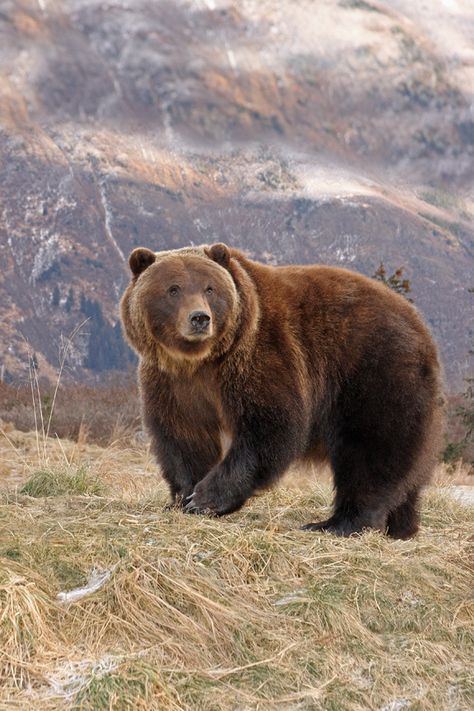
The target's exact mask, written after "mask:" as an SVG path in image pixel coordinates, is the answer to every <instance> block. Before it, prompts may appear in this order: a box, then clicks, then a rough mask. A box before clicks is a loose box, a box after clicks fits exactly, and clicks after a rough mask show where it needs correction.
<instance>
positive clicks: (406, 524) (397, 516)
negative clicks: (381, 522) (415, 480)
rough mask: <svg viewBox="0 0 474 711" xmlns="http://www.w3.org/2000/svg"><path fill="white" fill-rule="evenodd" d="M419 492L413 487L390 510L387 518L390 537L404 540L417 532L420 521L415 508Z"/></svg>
mask: <svg viewBox="0 0 474 711" xmlns="http://www.w3.org/2000/svg"><path fill="white" fill-rule="evenodd" d="M419 494H420V492H419V490H418V489H413V490H412V491H410V492H409V494H408V496H407V498H406V499H405V501H404V502H403V503H401V504H400V505H399V506H397V507H396V508H395V509H393V510H392V511H390V513H389V515H388V519H387V533H388V535H389V536H391V537H392V538H401V539H403V540H404V539H407V538H412V536H414V535H415V534H416V533H417V531H418V527H419V521H420V514H419V512H418V508H417V504H418V499H419Z"/></svg>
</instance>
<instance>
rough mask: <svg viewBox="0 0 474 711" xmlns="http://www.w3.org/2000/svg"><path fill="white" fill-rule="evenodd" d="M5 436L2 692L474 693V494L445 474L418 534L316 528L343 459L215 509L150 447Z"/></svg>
mask: <svg viewBox="0 0 474 711" xmlns="http://www.w3.org/2000/svg"><path fill="white" fill-rule="evenodd" d="M1 455H2V461H3V462H4V469H5V471H4V473H5V478H4V483H5V485H6V486H5V488H4V489H3V490H2V494H1V497H0V708H4V709H11V708H35V709H66V708H67V709H90V710H91V711H92V710H93V711H99V710H102V709H104V710H105V709H114V710H115V709H147V710H148V709H156V710H158V709H159V710H160V711H163V710H165V711H166V710H168V709H170V710H181V709H189V710H190V711H191V710H192V711H196V710H198V709H201V710H202V711H209V710H210V709H212V710H214V709H215V710H216V711H221V710H222V711H223V710H229V709H235V710H237V709H239V710H242V709H255V710H257V709H261V710H267V709H268V710H270V709H279V710H281V709H308V710H309V709H311V710H314V709H321V710H323V709H324V710H325V711H327V710H332V711H341V710H346V709H347V710H350V711H356V710H357V711H367V709H377V710H378V711H395V709H405V708H406V709H416V710H421V709H423V710H430V711H439V710H440V709H456V710H459V711H462V710H465V711H468V710H470V709H472V708H473V705H474V684H473V677H472V669H473V665H474V598H473V595H472V591H473V579H474V578H473V563H474V548H473V540H474V517H473V508H472V507H469V506H463V505H461V504H459V503H457V502H456V501H453V500H451V499H450V498H448V497H447V496H446V494H445V492H444V489H443V488H439V486H438V487H433V488H432V489H430V491H429V492H428V493H427V495H426V496H425V499H424V502H423V516H422V530H421V533H420V535H419V536H418V537H417V538H416V539H415V540H412V541H405V542H403V541H393V540H390V539H387V538H385V537H384V536H382V535H380V534H378V533H375V532H367V533H365V534H364V535H362V536H360V537H354V538H352V539H349V540H347V539H338V538H335V537H333V536H331V535H328V534H323V535H315V534H309V533H306V532H303V531H300V530H299V526H300V525H301V524H303V523H305V522H308V521H309V520H315V519H317V518H320V517H321V518H322V517H323V516H324V515H325V514H326V513H327V510H328V506H329V505H330V500H331V491H330V486H329V484H328V480H327V477H326V476H324V475H323V476H322V478H321V479H320V480H319V483H318V479H317V478H316V477H314V476H312V475H309V476H308V478H305V477H303V475H302V473H301V472H293V473H292V474H291V475H290V476H289V477H288V478H287V479H286V480H285V481H284V482H283V484H282V485H281V486H280V487H279V488H277V489H275V490H273V491H272V492H267V493H265V494H263V495H261V496H259V497H256V498H254V499H253V500H252V501H251V502H250V503H249V504H248V505H247V506H246V507H245V508H244V509H243V510H242V511H240V512H238V513H235V514H233V515H231V516H229V517H226V518H225V519H211V518H205V517H196V516H191V515H183V514H182V513H180V512H177V511H173V510H165V504H166V500H167V496H166V490H165V487H164V484H163V482H162V481H161V480H160V478H159V476H158V475H157V473H156V469H155V466H154V464H153V463H152V461H151V459H150V457H149V455H148V453H147V451H146V449H144V448H143V447H141V448H130V449H128V450H124V449H123V448H119V447H117V446H109V447H107V448H102V447H99V446H97V445H88V444H86V443H84V442H82V443H81V442H79V443H73V442H69V441H67V440H64V441H61V440H56V441H55V440H41V438H37V436H36V434H35V433H29V434H23V433H19V432H16V431H15V430H11V431H10V432H4V434H3V437H2V444H1ZM438 474H439V477H442V472H441V471H440V472H439V473H438ZM440 481H441V479H440Z"/></svg>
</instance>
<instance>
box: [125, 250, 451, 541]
mask: <svg viewBox="0 0 474 711" xmlns="http://www.w3.org/2000/svg"><path fill="white" fill-rule="evenodd" d="M129 263H130V268H131V271H132V280H131V282H130V284H129V286H128V288H127V290H126V291H125V294H124V296H123V299H122V303H121V312H122V319H123V323H124V326H125V331H126V334H127V337H128V339H129V341H130V343H131V345H132V346H133V347H134V348H135V349H136V350H137V351H138V353H139V354H140V366H139V384H140V391H141V398H142V403H143V417H144V421H145V424H146V427H147V428H148V430H149V433H150V435H151V439H152V445H153V449H154V453H155V455H156V457H157V459H158V462H159V464H160V465H161V469H162V472H163V476H164V477H165V479H166V481H167V482H168V484H169V487H170V490H171V499H172V503H173V505H176V506H180V507H182V508H184V510H185V511H188V512H195V513H208V514H214V515H222V514H226V513H230V512H231V511H235V510H236V509H238V508H240V507H241V506H242V505H243V504H244V503H245V501H246V500H247V499H248V498H249V496H251V495H252V494H253V493H254V492H255V491H257V490H258V489H262V488H265V487H268V486H269V485H270V484H272V483H273V482H274V481H275V480H276V479H278V477H281V476H282V474H283V473H284V472H285V471H286V470H287V469H288V467H289V465H290V464H292V463H293V462H295V461H297V460H310V461H321V460H327V461H329V463H330V465H331V467H332V471H333V475H334V486H335V504H334V512H333V514H332V516H331V517H330V518H329V519H328V520H327V521H323V522H318V523H309V524H308V525H307V526H305V528H306V529H309V530H313V531H315V530H325V531H331V532H333V533H336V534H339V535H343V536H348V535H351V534H353V533H357V532H361V531H362V530H363V529H365V528H367V527H370V528H374V529H378V530H380V531H386V532H387V533H388V534H389V535H390V536H393V537H395V538H408V537H410V536H412V535H413V534H415V533H416V531H417V529H418V522H419V515H418V509H417V504H418V499H419V494H420V488H421V487H422V486H423V484H426V482H427V481H428V480H429V477H430V475H431V472H432V470H433V467H434V464H435V461H436V455H437V449H438V440H439V434H440V426H441V421H442V416H441V415H442V404H443V400H442V385H441V377H440V366H439V363H438V356H437V352H436V347H435V345H434V343H433V340H432V338H431V336H430V333H429V331H428V329H427V327H426V326H425V324H424V323H423V321H422V319H421V318H420V316H419V315H418V313H417V311H416V310H415V308H414V307H413V306H412V305H411V304H410V303H408V301H407V300H406V299H404V298H403V297H402V296H399V295H397V294H395V293H394V292H393V291H391V290H390V289H388V288H387V287H386V286H385V285H383V284H381V283H380V282H377V281H375V280H373V279H369V278H367V277H364V276H361V275H359V274H356V273H353V272H350V271H347V270H345V269H338V268H333V267H326V266H282V267H273V266H266V265H263V264H260V263H257V262H255V261H252V260H250V259H248V258H247V257H246V256H244V254H243V253H242V252H240V251H238V250H237V249H233V248H229V247H227V246H226V245H224V244H215V245H213V246H201V247H190V248H184V249H178V250H172V251H168V252H158V253H155V252H152V251H150V250H149V249H145V248H138V249H135V250H134V251H133V252H132V253H131V255H130V260H129Z"/></svg>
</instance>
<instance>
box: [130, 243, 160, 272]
mask: <svg viewBox="0 0 474 711" xmlns="http://www.w3.org/2000/svg"><path fill="white" fill-rule="evenodd" d="M155 259H156V255H155V253H154V252H152V251H151V249H147V248H146V247H137V248H136V249H134V250H133V252H132V253H131V254H130V256H129V258H128V264H129V266H130V269H131V270H132V274H133V276H138V275H139V274H141V273H142V272H144V271H145V269H146V268H147V267H149V266H150V264H153V262H154V261H155Z"/></svg>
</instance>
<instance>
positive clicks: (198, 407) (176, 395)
mask: <svg viewBox="0 0 474 711" xmlns="http://www.w3.org/2000/svg"><path fill="white" fill-rule="evenodd" d="M172 400H173V410H174V412H173V419H174V420H175V422H177V423H180V427H181V428H182V429H183V435H184V436H186V438H187V439H190V438H191V439H195V440H198V439H199V438H202V437H205V438H208V437H211V438H212V439H214V440H215V441H216V443H218V444H219V446H220V449H221V452H222V455H223V456H225V454H226V453H227V451H228V450H229V448H230V446H231V444H232V425H231V422H230V418H229V416H228V414H227V413H226V409H225V406H224V402H223V398H222V393H221V388H220V386H219V383H218V382H217V381H216V379H215V378H213V377H211V376H209V375H207V376H206V377H194V378H193V377H190V378H182V379H179V380H178V381H177V382H176V383H174V388H173V397H172Z"/></svg>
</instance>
